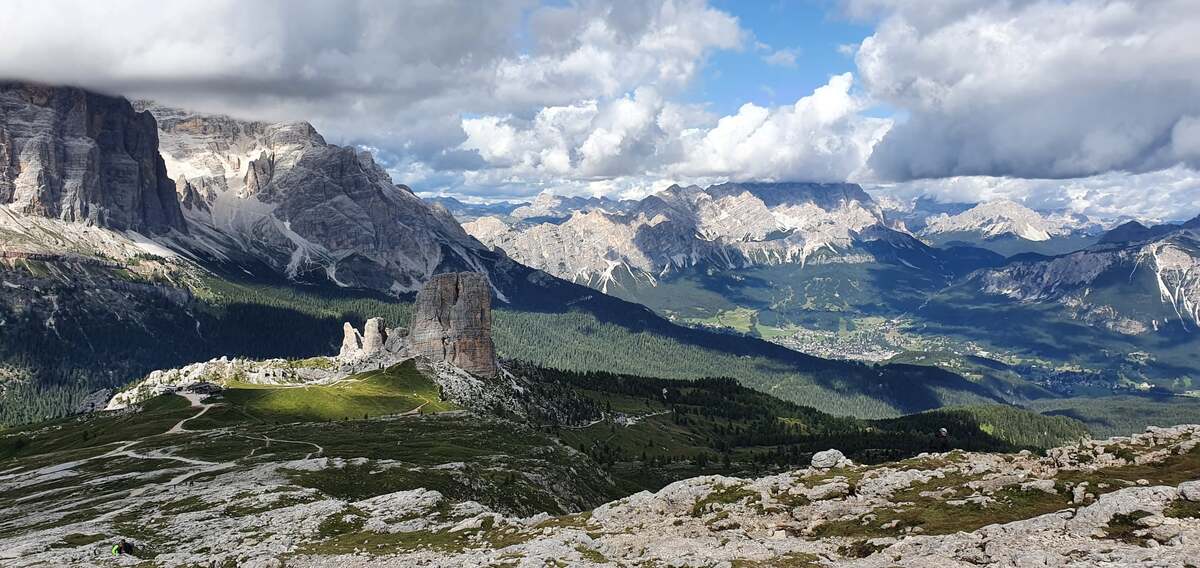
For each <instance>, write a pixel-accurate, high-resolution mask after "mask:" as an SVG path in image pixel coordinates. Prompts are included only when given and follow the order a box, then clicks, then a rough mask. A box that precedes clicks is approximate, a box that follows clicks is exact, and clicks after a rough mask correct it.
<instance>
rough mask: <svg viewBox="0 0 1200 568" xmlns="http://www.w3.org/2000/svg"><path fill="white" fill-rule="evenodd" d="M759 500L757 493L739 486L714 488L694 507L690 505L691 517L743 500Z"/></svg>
mask: <svg viewBox="0 0 1200 568" xmlns="http://www.w3.org/2000/svg"><path fill="white" fill-rule="evenodd" d="M761 498H762V496H761V495H760V494H759V493H758V492H757V491H752V490H750V489H746V488H745V487H744V486H740V485H729V486H718V487H714V488H713V490H712V491H711V492H709V494H708V495H705V496H704V498H702V499H699V500H697V501H696V504H695V505H692V516H693V517H699V516H702V515H704V514H705V513H708V512H711V511H712V510H714V509H715V508H716V507H717V506H718V505H731V504H733V503H737V502H739V501H742V500H743V499H761Z"/></svg>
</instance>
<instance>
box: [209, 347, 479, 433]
mask: <svg viewBox="0 0 1200 568" xmlns="http://www.w3.org/2000/svg"><path fill="white" fill-rule="evenodd" d="M229 386H230V388H229V389H226V390H225V391H224V392H223V393H222V397H223V398H224V399H225V401H226V402H228V403H229V404H230V405H231V406H234V407H236V408H238V409H240V410H242V411H243V412H245V413H246V414H248V415H250V416H253V417H255V418H258V419H260V420H264V421H279V420H285V421H294V420H318V421H323V420H348V419H360V418H363V417H369V416H383V415H390V414H400V413H404V412H409V411H412V410H416V409H417V408H418V407H420V408H421V410H422V411H424V412H430V413H433V412H441V411H445V410H451V409H453V408H455V407H454V405H452V404H450V403H448V402H444V401H442V400H441V398H440V396H439V392H438V387H437V385H436V384H435V383H434V382H433V381H432V380H430V379H429V378H428V377H426V376H425V375H423V374H421V372H420V371H418V370H417V368H416V363H415V362H414V361H412V360H409V361H405V362H404V363H400V364H398V365H393V366H391V367H388V368H387V369H381V370H378V371H368V372H365V373H360V374H357V375H353V376H351V377H348V378H346V379H343V380H341V381H339V382H337V383H334V384H331V385H305V386H302V387H264V386H263V385H252V384H247V383H232V384H230V385H229Z"/></svg>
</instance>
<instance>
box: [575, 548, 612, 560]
mask: <svg viewBox="0 0 1200 568" xmlns="http://www.w3.org/2000/svg"><path fill="white" fill-rule="evenodd" d="M575 552H578V553H579V555H580V556H582V557H583V559H584V560H587V561H588V562H594V563H596V564H608V558H607V557H605V556H604V555H603V554H601V553H600V551H599V550H592V549H591V548H588V547H586V546H583V545H582V544H581V545H578V546H576V547H575Z"/></svg>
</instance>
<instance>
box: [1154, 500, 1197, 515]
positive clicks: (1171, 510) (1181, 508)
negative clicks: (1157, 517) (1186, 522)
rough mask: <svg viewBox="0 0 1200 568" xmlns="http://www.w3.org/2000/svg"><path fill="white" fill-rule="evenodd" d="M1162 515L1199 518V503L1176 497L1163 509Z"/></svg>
mask: <svg viewBox="0 0 1200 568" xmlns="http://www.w3.org/2000/svg"><path fill="white" fill-rule="evenodd" d="M1163 516H1164V517H1171V518H1173V519H1200V503H1197V502H1196V501H1188V500H1186V499H1176V500H1175V502H1174V503H1171V505H1170V506H1169V507H1167V508H1166V509H1165V510H1163Z"/></svg>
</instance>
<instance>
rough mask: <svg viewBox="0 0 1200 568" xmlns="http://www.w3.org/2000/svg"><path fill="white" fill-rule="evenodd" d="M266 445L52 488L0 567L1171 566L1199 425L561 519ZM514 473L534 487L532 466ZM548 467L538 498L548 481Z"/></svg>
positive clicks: (28, 501) (846, 471)
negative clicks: (357, 481)
mask: <svg viewBox="0 0 1200 568" xmlns="http://www.w3.org/2000/svg"><path fill="white" fill-rule="evenodd" d="M421 420H422V421H428V420H444V419H437V418H425V419H421ZM499 425H500V423H497V426H499ZM212 435H217V436H219V434H209V436H212ZM217 439H218V438H212V440H217ZM268 442H272V443H273V445H272V446H271V447H279V446H280V445H287V444H299V445H300V446H297V447H296V449H297V450H301V451H303V452H305V453H304V454H299V455H303V458H297V459H291V460H286V461H259V462H256V463H255V465H253V467H250V468H248V469H246V468H239V469H237V470H235V471H230V470H226V469H223V466H225V465H227V464H221V463H210V462H205V461H200V460H190V461H191V463H187V462H188V461H189V460H186V459H180V461H182V462H184V463H181V464H178V465H179V467H180V470H179V472H178V475H173V476H171V477H170V479H169V480H166V478H161V479H160V481H158V482H155V483H145V484H141V485H139V484H137V483H135V482H136V480H137V479H139V476H140V475H146V474H142V473H139V472H138V471H137V469H138V468H134V470H133V471H130V472H128V473H126V474H123V477H122V478H123V479H125V480H126V482H128V483H130V485H131V486H135V487H136V488H135V489H133V491H132V492H131V493H130V494H129V496H128V497H127V498H126V499H124V500H123V501H122V502H121V503H117V504H114V505H112V506H111V508H106V507H107V505H105V506H102V505H99V504H95V503H88V502H86V499H85V500H84V501H72V502H71V503H69V504H68V503H56V502H55V500H54V499H55V494H56V492H55V491H53V490H51V491H48V492H39V493H38V494H35V495H29V496H26V497H24V498H22V499H19V500H18V501H17V502H12V503H6V504H4V506H3V507H2V510H0V513H3V516H4V518H6V519H10V521H7V522H4V523H0V559H2V560H3V563H4V565H6V566H35V565H55V566H59V565H91V564H99V565H135V564H137V563H138V562H141V560H138V559H136V558H119V559H113V558H111V557H108V556H107V555H106V554H105V551H106V550H107V547H108V546H110V545H111V542H109V540H111V538H109V537H105V536H104V535H113V534H123V535H125V536H128V537H131V538H133V539H134V541H135V543H136V544H137V545H138V546H139V547H142V548H143V549H147V550H150V549H153V551H154V556H153V564H154V565H162V566H193V565H203V566H208V565H238V566H259V567H265V566H275V567H282V566H288V567H295V566H311V567H316V566H321V567H324V566H330V567H332V566H338V567H342V566H363V567H365V566H372V567H375V566H446V567H450V566H497V565H499V566H539V567H540V566H547V565H559V566H562V565H569V566H614V565H616V566H740V567H748V566H749V567H752V566H804V567H815V566H862V567H875V566H879V567H884V566H897V565H899V566H932V567H943V566H944V567H967V566H972V567H974V566H982V565H987V566H1020V567H1028V566H1164V567H1166V566H1172V567H1175V566H1194V565H1196V562H1197V560H1196V559H1197V558H1200V481H1194V480H1195V479H1196V478H1197V477H1200V449H1198V448H1197V446H1198V444H1200V426H1197V425H1192V426H1178V427H1173V428H1151V429H1149V430H1148V431H1147V432H1146V433H1144V434H1140V435H1137V436H1133V437H1130V438H1113V439H1110V440H1106V441H1092V440H1086V441H1083V442H1081V443H1079V444H1077V445H1073V446H1067V447H1060V448H1055V449H1052V450H1050V451H1048V452H1046V455H1045V456H1038V455H1034V454H1032V453H1029V452H1022V453H1020V454H977V453H964V452H958V451H955V452H949V453H940V454H922V455H921V456H918V457H916V458H913V459H910V460H906V461H903V462H896V463H889V464H884V465H877V466H863V465H856V464H853V463H850V462H849V461H848V460H846V459H845V458H843V457H841V454H840V453H839V452H836V451H830V452H821V453H819V454H817V455H816V456H815V457H814V465H813V466H812V467H809V468H806V469H803V470H796V471H791V472H788V473H783V474H779V475H772V476H768V477H761V478H758V479H741V478H732V477H721V476H707V477H697V478H693V479H688V480H685V481H681V482H678V483H674V484H671V485H669V486H667V487H665V488H663V489H662V490H661V491H658V492H657V493H650V492H642V493H638V494H635V495H631V496H629V497H626V498H623V499H620V500H617V501H614V502H610V503H607V504H605V505H602V506H600V507H597V508H595V509H593V510H591V511H586V512H583V513H578V514H572V515H566V516H558V517H551V516H549V515H546V514H544V513H543V514H536V515H533V516H520V515H517V514H505V513H503V512H498V511H496V510H492V509H490V508H488V507H485V506H483V505H481V504H479V503H476V502H473V501H456V500H454V499H452V498H450V497H448V496H446V495H444V494H442V493H441V492H439V491H434V490H431V489H417V490H407V491H398V492H395V493H389V494H384V495H379V496H375V497H371V498H368V499H361V500H349V499H338V498H333V497H331V496H330V495H329V494H327V493H326V492H323V491H321V490H318V489H314V488H313V487H311V486H310V487H305V486H304V484H303V483H297V480H303V479H305V478H306V476H312V475H318V476H326V477H324V479H340V478H342V477H353V476H358V477H359V478H361V477H362V476H363V475H367V476H368V478H371V477H377V478H379V479H383V478H385V477H387V476H388V475H393V473H391V472H395V471H396V468H399V467H401V465H400V464H392V463H389V462H387V461H386V460H366V459H358V460H344V459H334V458H325V457H320V453H321V451H322V450H321V448H319V447H303V444H304V442H303V441H297V440H281V439H274V440H272V439H269V438H268ZM193 443H197V444H201V445H206V444H212V443H215V442H213V441H204V440H200V439H197V440H194V441H193ZM310 446H315V445H313V444H310ZM134 450H137V448H134ZM547 450H548V451H554V452H560V453H562V452H565V453H564V454H563V455H564V457H569V456H568V455H567V454H570V453H571V451H570V449H569V448H557V449H555V448H548V449H547ZM267 451H280V450H279V449H274V450H267ZM172 453H173V451H172V450H171V449H169V448H163V449H160V450H147V449H141V450H137V451H129V450H127V449H125V448H124V447H120V448H113V449H112V450H111V451H109V452H107V453H105V454H102V455H96V456H91V457H85V458H82V459H81V460H80V461H77V462H73V463H66V464H54V465H47V466H46V467H43V468H40V469H36V470H31V471H30V470H27V471H20V472H14V471H12V470H9V471H8V472H0V490H5V491H7V490H9V489H12V488H13V487H20V486H25V487H28V486H30V485H33V484H44V483H46V481H47V480H54V479H61V480H63V481H68V480H70V479H71V477H72V476H73V475H76V473H75V471H76V470H77V471H84V470H86V469H87V467H88V466H87V464H88V463H95V462H96V461H97V460H101V461H102V460H106V459H113V458H114V457H121V458H122V459H127V458H141V459H167V460H170V459H179V458H172V457H170V456H171V455H172ZM260 453H261V452H260ZM134 461H136V460H134ZM214 461H215V460H214ZM456 467H458V468H460V469H461V464H459V465H458V466H456V465H455V464H445V465H442V466H437V467H434V468H432V469H427V470H424V473H421V474H420V475H423V476H429V475H433V474H434V473H436V472H450V473H451V474H452V475H457V476H459V477H462V478H463V479H461V480H460V481H461V482H463V483H471V482H472V480H471V479H467V478H470V477H471V476H472V475H473V474H469V472H466V471H459V472H458V473H454V472H455V471H456V470H455V468H456ZM528 467H531V468H533V469H529V471H530V472H532V474H534V475H540V474H539V473H538V471H539V470H537V469H536V464H533V465H529V466H528ZM368 470H369V471H368ZM339 471H342V472H345V474H344V476H339V475H338V472H339ZM414 471H415V470H414ZM544 472H545V473H544V475H546V477H545V478H544V483H545V484H546V485H548V486H549V485H554V484H559V483H562V482H563V480H562V479H561V478H555V477H554V475H555V474H553V473H549V472H552V470H549V469H546V470H544ZM327 474H332V475H333V476H334V477H328V475H327ZM594 474H595V472H576V475H594ZM426 479H430V478H429V477H426ZM478 481H479V478H475V481H474V482H478ZM85 483H91V482H90V481H89V482H85ZM72 485H73V484H72ZM43 486H45V485H43ZM499 490H503V487H500V488H499ZM91 507H99V509H92V508H91ZM100 510H105V511H107V512H104V513H103V514H100V513H99V511H100ZM11 519H21V521H20V523H19V524H18V525H14V524H13V523H12V521H11ZM89 535H92V536H89ZM139 537H140V538H139ZM105 538H108V540H106V539H105ZM213 563H215V564H213ZM223 563H224V564H223ZM556 563H557V564H556Z"/></svg>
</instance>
